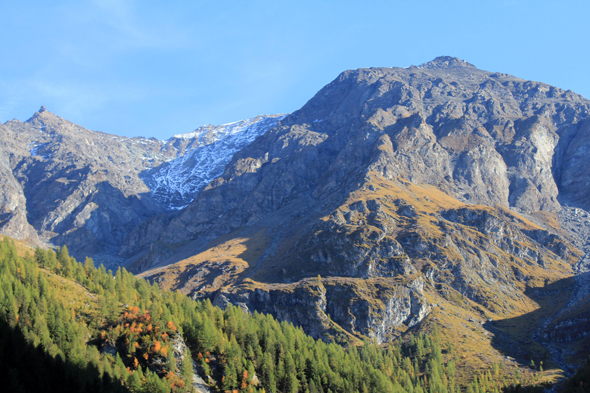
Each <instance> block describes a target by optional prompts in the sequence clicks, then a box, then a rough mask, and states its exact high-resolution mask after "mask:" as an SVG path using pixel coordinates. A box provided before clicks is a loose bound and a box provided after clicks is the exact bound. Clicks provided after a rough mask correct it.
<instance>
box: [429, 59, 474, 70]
mask: <svg viewBox="0 0 590 393" xmlns="http://www.w3.org/2000/svg"><path fill="white" fill-rule="evenodd" d="M418 68H426V69H430V70H432V69H444V68H476V67H475V66H474V65H473V64H471V63H468V62H466V61H465V60H461V59H459V58H457V57H452V56H438V57H437V58H435V59H434V60H432V61H429V62H427V63H424V64H420V65H419V66H418Z"/></svg>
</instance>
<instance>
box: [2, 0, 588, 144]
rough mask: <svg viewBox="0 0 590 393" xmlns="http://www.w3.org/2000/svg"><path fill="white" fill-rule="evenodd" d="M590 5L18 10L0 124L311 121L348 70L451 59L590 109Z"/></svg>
mask: <svg viewBox="0 0 590 393" xmlns="http://www.w3.org/2000/svg"><path fill="white" fill-rule="evenodd" d="M588 15H590V1H587V0H580V1H567V0H562V1H559V2H558V1H543V0H535V1H532V0H531V1H528V0H526V1H525V0H523V1H519V0H506V1H502V0H499V1H473V0H471V1H452V0H447V1H420V0H418V1H410V0H406V1H393V0H389V1H369V2H367V1H346V0H340V1H321V0H315V1H305V0H298V1H282V0H272V1H256V0H203V1H201V0H190V1H189V0H184V1H174V0H173V1H150V0H142V1H139V0H138V1H127V0H93V1H92V0H88V1H77V0H76V1H64V0H53V1H40V0H39V1H26V0H21V1H12V0H4V1H2V3H1V5H0V122H5V121H6V120H10V119H13V118H17V119H20V120H26V119H28V118H29V117H30V116H31V115H32V114H33V113H34V112H35V111H36V110H38V109H39V107H40V106H41V105H45V106H46V107H47V109H48V110H50V111H52V112H54V113H55V114H57V115H59V116H61V117H64V118H66V119H68V120H70V121H73V122H75V123H78V124H80V125H82V126H84V127H86V128H89V129H92V130H99V131H104V132H109V133H114V134H118V135H125V136H138V135H141V136H154V137H156V138H159V139H167V138H168V137H170V136H172V135H173V134H176V133H182V132H189V131H191V130H193V129H194V128H196V127H198V126H200V125H203V124H223V123H228V122H232V121H237V120H241V119H244V118H248V117H253V116H256V115H259V114H271V113H286V112H293V111H295V110H297V109H299V108H300V107H301V106H302V105H303V104H305V102H306V101H307V100H309V99H310V98H311V97H312V96H313V95H314V94H315V93H316V92H317V91H318V90H319V89H320V88H322V86H324V85H325V84H327V83H329V82H330V81H332V80H333V79H334V78H336V76H338V74H339V73H340V72H342V71H344V70H346V69H352V68H359V67H392V66H395V67H407V66H410V65H412V64H413V65H418V64H421V63H424V62H426V61H429V60H432V59H433V58H435V57H436V56H440V55H450V56H456V57H459V58H461V59H463V60H466V61H468V62H470V63H472V64H474V65H475V66H477V67H478V68H481V69H485V70H488V71H497V72H505V73H509V74H512V75H515V76H518V77H521V78H525V79H531V80H536V81H542V82H546V83H549V84H552V85H555V86H558V87H561V88H564V89H570V90H573V91H574V92H576V93H579V94H582V95H583V96H585V97H587V98H590V78H589V77H588V72H589V68H590V67H589V65H590V51H589V50H588V46H589V44H590V23H589V22H588Z"/></svg>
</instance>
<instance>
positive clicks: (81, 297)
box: [0, 238, 535, 393]
mask: <svg viewBox="0 0 590 393" xmlns="http://www.w3.org/2000/svg"><path fill="white" fill-rule="evenodd" d="M19 247H20V248H17V246H16V245H15V243H14V242H13V241H11V240H9V239H8V238H4V240H3V241H2V242H1V243H0V331H1V334H0V364H2V365H3V367H0V378H2V380H3V381H5V382H4V383H5V384H7V386H8V387H9V391H11V392H34V391H48V392H51V391H60V392H64V391H66V392H68V391H72V392H103V391H108V392H117V391H121V392H189V391H193V389H194V387H193V383H192V380H193V372H194V371H195V372H196V371H198V373H199V374H201V376H202V377H203V378H205V380H206V381H207V383H208V384H209V385H210V389H211V390H212V391H231V392H238V391H239V392H271V391H272V392H310V393H317V392H325V393H328V392H333V393H335V392H342V393H344V392H409V393H423V392H427V391H428V392H432V393H451V392H457V393H458V392H460V391H461V390H465V389H466V390H467V391H468V392H474V393H485V392H498V391H500V390H502V389H503V388H507V387H508V386H509V385H513V386H516V385H517V384H520V383H525V384H532V383H534V382H535V380H534V377H533V379H531V376H530V375H528V376H527V375H526V374H521V373H517V375H515V376H514V377H512V378H508V379H507V378H505V377H504V375H505V374H506V373H505V370H503V369H501V366H499V365H498V364H490V365H488V366H489V367H488V370H487V371H485V372H483V373H480V374H478V375H473V376H472V377H473V380H472V382H470V383H468V384H463V385H464V386H461V385H462V384H461V383H460V381H458V380H457V379H456V375H457V373H458V370H457V361H458V359H457V358H458V354H457V353H456V352H455V351H454V349H453V347H452V346H450V345H442V344H441V339H440V336H439V333H438V332H437V331H436V330H434V331H432V332H431V334H423V333H420V334H418V335H416V336H414V335H413V334H412V333H410V334H408V335H407V337H406V339H405V340H401V339H400V340H396V341H395V342H394V343H392V344H390V345H388V346H387V347H384V346H378V345H376V344H374V343H372V342H370V341H369V340H368V339H365V340H364V341H363V342H362V343H359V345H349V346H348V347H347V348H344V347H342V346H340V345H337V344H333V343H326V342H323V341H321V340H314V339H313V338H311V337H309V336H307V335H306V334H305V333H304V332H303V330H302V329H300V328H295V327H293V325H291V324H289V323H286V322H278V321H276V320H275V319H274V318H273V317H271V316H268V315H262V314H259V313H254V314H248V313H245V312H244V311H242V310H241V309H239V308H236V307H233V306H229V307H227V309H226V310H225V311H223V310H221V309H220V308H217V307H214V306H212V305H211V303H210V302H209V301H194V300H192V299H190V298H188V297H186V296H184V295H181V294H180V293H178V292H171V291H166V290H160V289H159V288H158V287H157V285H156V284H153V285H150V284H149V283H148V282H147V281H144V280H140V279H137V278H135V277H134V276H133V275H132V274H130V273H128V272H126V271H125V270H124V269H120V270H118V271H117V272H116V273H114V274H113V273H112V272H111V271H106V270H105V269H104V267H103V266H102V265H101V266H100V267H99V268H96V267H94V266H93V261H92V260H91V259H89V258H88V259H86V261H85V263H84V264H81V263H78V262H76V261H75V260H74V259H73V258H71V257H70V256H69V255H68V251H67V248H66V247H63V248H61V249H58V250H57V251H56V252H54V251H53V250H47V251H45V250H42V249H36V250H34V251H33V250H30V251H27V250H26V249H24V248H22V246H19ZM192 359H194V366H193V360H192ZM193 367H194V368H193Z"/></svg>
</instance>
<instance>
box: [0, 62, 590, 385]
mask: <svg viewBox="0 0 590 393" xmlns="http://www.w3.org/2000/svg"><path fill="white" fill-rule="evenodd" d="M589 157H590V101H589V100H587V99H585V98H583V97H581V96H579V95H577V94H575V93H573V92H571V91H564V90H561V89H559V88H557V87H553V86H549V85H546V84H544V83H539V82H532V81H526V80H522V79H519V78H517V77H514V76H510V75H507V74H502V73H493V72H487V71H483V70H480V69H478V68H476V67H475V66H473V65H471V64H469V63H467V62H465V61H463V60H460V59H457V58H453V57H438V58H436V59H434V60H433V61H431V62H428V63H425V64H422V65H420V66H412V67H409V68H368V69H358V70H351V71H345V72H343V73H342V74H340V75H339V76H338V77H337V78H336V79H335V80H334V81H333V82H331V83H330V84H328V85H327V86H325V87H324V88H323V89H322V90H320V91H319V92H318V93H317V94H316V95H315V96H314V97H313V98H312V99H311V100H309V102H307V104H306V105H304V106H303V107H302V108H301V109H300V110H298V111H296V112H294V113H291V114H287V115H285V114H281V115H270V116H258V117H256V118H253V119H248V120H244V121H241V122H236V123H231V124H226V125H221V126H211V125H207V126H203V127H200V128H197V129H196V130H195V131H193V132H191V133H187V134H179V135H174V136H173V137H171V138H170V139H168V140H166V141H160V140H156V139H154V138H149V139H148V138H141V137H136V138H125V137H119V136H115V135H110V134H106V133H103V132H96V131H90V130H87V129H84V128H82V127H81V126H78V125H76V124H73V123H71V122H69V121H67V120H65V119H62V118H60V117H58V116H56V115H54V114H53V113H51V112H49V111H48V110H47V109H45V108H44V107H42V108H41V109H40V110H39V111H38V112H37V113H35V114H34V115H33V116H32V117H31V118H30V119H29V120H27V121H25V122H21V121H19V120H12V121H8V122H6V123H4V124H3V125H0V176H1V179H2V186H1V187H0V231H1V233H2V234H4V235H7V236H10V237H11V238H14V239H19V240H21V241H24V242H26V243H28V244H30V245H33V246H40V247H45V248H46V247H62V246H67V249H68V250H69V253H70V254H71V255H72V256H74V257H75V258H76V259H78V260H84V258H85V257H86V256H90V257H92V258H93V260H94V261H95V263H97V264H100V263H103V264H104V265H105V266H106V268H107V269H113V270H116V269H117V268H118V267H119V266H122V267H124V268H125V269H126V270H128V271H130V272H132V273H134V274H136V275H138V276H139V277H140V278H145V279H146V280H149V281H151V282H154V283H157V284H158V285H159V286H160V288H161V289H164V290H178V291H180V292H181V293H182V294H185V295H187V296H189V297H191V298H193V299H197V300H199V299H209V300H210V301H211V302H212V303H213V305H216V306H219V307H221V308H228V307H229V308H230V309H233V308H232V307H230V306H229V305H230V304H232V305H234V306H239V307H240V308H242V309H244V310H246V311H249V312H250V313H252V314H253V315H257V314H256V313H255V312H258V313H264V314H270V315H272V316H273V317H275V318H277V319H278V320H282V321H287V322H291V323H293V324H294V325H296V326H300V327H302V328H303V331H304V332H305V333H307V334H309V335H311V336H312V337H314V338H317V339H321V340H324V341H326V342H332V341H334V342H336V343H338V344H342V345H355V344H360V343H362V342H363V340H364V339H366V338H367V337H368V338H370V339H371V340H373V341H375V342H376V343H377V344H383V345H388V344H390V343H393V342H395V341H396V339H398V338H400V337H402V339H405V340H408V339H409V338H408V337H410V335H412V337H414V336H418V335H420V334H422V333H429V334H430V333H433V332H435V333H434V334H436V335H437V336H438V337H440V341H441V343H443V346H444V347H445V348H447V347H448V346H452V347H453V348H454V351H455V353H459V354H460V356H458V357H457V359H456V361H457V369H458V370H460V371H458V372H459V374H461V375H464V376H465V378H466V380H468V378H470V377H471V376H473V375H476V373H477V372H483V371H484V370H488V369H491V367H492V365H493V364H494V365H501V369H502V373H503V374H505V375H510V376H514V375H516V374H518V373H522V372H527V373H531V372H532V371H531V368H532V366H531V365H534V364H536V365H537V366H535V370H534V373H536V374H535V375H536V377H535V378H537V380H536V383H542V382H555V381H556V380H558V379H559V376H570V375H572V374H573V372H574V371H575V370H576V369H578V368H579V367H580V366H581V365H583V364H584V362H585V361H586V359H587V358H588V355H589V354H590V314H589V312H590V273H589V270H590V213H588V211H590V193H589V192H588V190H589V185H590V160H589ZM540 362H542V363H540ZM539 364H542V365H543V367H542V368H541V369H540V368H539V367H538V365H539ZM543 369H544V371H543Z"/></svg>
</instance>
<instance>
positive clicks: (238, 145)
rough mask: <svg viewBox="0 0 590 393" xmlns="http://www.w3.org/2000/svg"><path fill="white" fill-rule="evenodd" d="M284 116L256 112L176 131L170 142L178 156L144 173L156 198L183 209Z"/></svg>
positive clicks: (166, 204)
mask: <svg viewBox="0 0 590 393" xmlns="http://www.w3.org/2000/svg"><path fill="white" fill-rule="evenodd" d="M283 117H284V116H283V115H270V116H257V117H255V118H252V119H246V120H242V121H238V122H235V123H229V124H224V125H220V126H212V125H205V126H202V127H199V128H197V129H196V130H194V131H193V132H189V133H186V134H178V135H174V136H173V137H172V138H170V139H169V140H168V141H167V143H168V144H171V145H172V146H174V147H175V148H177V149H178V150H179V155H178V156H177V158H175V159H173V160H171V161H169V162H166V163H164V164H162V165H160V166H159V167H156V168H152V169H149V170H147V171H146V172H145V173H144V174H143V176H142V177H143V179H144V181H145V183H146V185H147V186H148V187H149V189H150V193H151V194H152V196H153V197H154V198H155V199H157V200H158V201H159V202H161V203H162V204H164V205H165V206H166V207H167V208H169V209H182V208H183V207H185V206H186V205H188V204H189V203H190V202H191V201H192V200H193V199H194V197H195V196H196V195H197V194H198V193H199V192H200V191H201V190H203V189H204V188H205V187H206V186H207V184H209V183H210V182H211V181H212V180H213V179H215V178H216V177H218V176H219V175H221V174H222V173H223V170H224V168H225V166H226V165H227V164H228V163H229V162H230V161H231V159H232V157H233V155H234V154H235V153H237V152H238V151H239V150H241V149H242V148H244V147H246V146H247V145H249V144H250V143H252V142H254V140H255V139H256V137H258V136H260V135H262V134H264V133H265V132H266V131H267V130H269V129H271V128H273V127H275V126H276V125H277V123H278V121H279V120H281V119H282V118H283ZM182 150H184V152H182ZM183 153H184V154H183Z"/></svg>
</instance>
